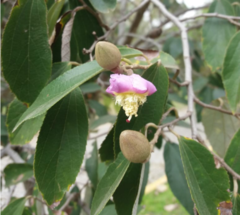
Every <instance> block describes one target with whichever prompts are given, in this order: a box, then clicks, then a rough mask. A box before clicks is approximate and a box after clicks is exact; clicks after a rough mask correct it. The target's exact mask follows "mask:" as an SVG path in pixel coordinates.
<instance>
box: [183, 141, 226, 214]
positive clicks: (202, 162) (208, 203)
mask: <svg viewBox="0 0 240 215" xmlns="http://www.w3.org/2000/svg"><path fill="white" fill-rule="evenodd" d="M179 147H180V153H181V158H182V162H183V167H184V172H185V176H186V178H187V182H188V186H189V188H190V192H191V195H192V198H193V200H194V202H195V204H196V207H197V210H198V212H199V214H200V215H217V214H218V211H217V207H218V205H219V203H220V202H222V201H229V200H230V196H229V195H230V194H229V192H228V191H227V190H228V189H229V178H228V174H227V172H226V170H224V169H223V168H220V169H216V167H215V163H214V159H213V156H212V155H211V153H210V152H209V151H208V150H207V149H206V148H205V147H204V146H202V145H201V144H200V143H198V142H196V141H194V140H191V139H187V138H184V137H180V138H179Z"/></svg>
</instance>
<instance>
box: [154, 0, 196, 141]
mask: <svg viewBox="0 0 240 215" xmlns="http://www.w3.org/2000/svg"><path fill="white" fill-rule="evenodd" d="M151 1H152V2H153V3H154V4H155V5H156V6H157V7H158V8H159V10H160V11H161V12H162V13H163V15H164V16H166V17H167V18H168V19H170V20H171V21H172V22H173V23H174V24H175V25H176V26H177V27H178V28H179V30H180V32H181V38H182V45H183V59H184V65H185V81H187V82H189V84H188V112H189V113H191V114H190V120H191V130H192V138H193V139H195V138H196V135H197V127H196V119H195V112H194V102H193V98H194V93H193V87H192V65H191V60H190V50H189V44H188V35H187V30H186V28H185V26H184V25H183V24H182V23H181V22H180V21H179V19H178V18H177V17H176V16H174V15H173V14H171V13H170V12H169V11H168V10H167V9H166V8H165V6H164V5H163V4H162V3H161V2H160V1H158V0H151Z"/></svg>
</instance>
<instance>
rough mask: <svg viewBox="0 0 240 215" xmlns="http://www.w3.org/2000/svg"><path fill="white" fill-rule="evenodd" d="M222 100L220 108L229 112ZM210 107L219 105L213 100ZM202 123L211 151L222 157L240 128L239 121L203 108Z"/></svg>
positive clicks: (224, 100)
mask: <svg viewBox="0 0 240 215" xmlns="http://www.w3.org/2000/svg"><path fill="white" fill-rule="evenodd" d="M222 100H223V102H224V104H223V106H222V108H223V109H225V110H229V105H228V103H227V101H226V99H225V98H222ZM212 105H214V106H219V105H220V103H219V101H218V100H214V101H213V102H212ZM239 109H240V108H239ZM202 123H203V125H204V128H205V132H206V135H207V138H208V140H209V141H210V144H211V145H212V147H213V149H214V150H215V151H216V152H217V153H218V154H219V155H220V156H221V157H224V156H225V153H226V151H227V148H228V146H229V144H230V141H231V139H232V137H233V136H234V134H235V133H236V132H237V130H238V129H239V127H240V121H239V120H238V119H237V118H236V117H234V116H231V115H227V114H225V113H221V112H219V111H215V110H211V109H207V108H204V110H203V112H202Z"/></svg>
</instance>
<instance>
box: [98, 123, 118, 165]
mask: <svg viewBox="0 0 240 215" xmlns="http://www.w3.org/2000/svg"><path fill="white" fill-rule="evenodd" d="M114 130H115V127H113V128H112V129H111V131H110V132H109V133H108V135H107V136H106V138H105V140H104V141H103V143H102V145H101V147H100V149H99V154H100V158H101V161H109V160H114V150H113V147H114V144H113V139H114Z"/></svg>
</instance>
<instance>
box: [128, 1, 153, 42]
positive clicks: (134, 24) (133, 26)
mask: <svg viewBox="0 0 240 215" xmlns="http://www.w3.org/2000/svg"><path fill="white" fill-rule="evenodd" d="M149 4H150V2H148V3H147V4H145V5H144V6H143V7H142V8H141V9H140V10H138V12H137V13H136V15H135V17H134V20H133V22H132V24H131V27H130V30H129V33H135V32H136V31H137V29H138V26H139V24H140V22H141V21H142V18H143V14H144V12H145V11H146V10H147V8H148V6H149ZM132 39H133V37H131V36H127V38H126V40H125V42H124V44H130V43H131V42H132Z"/></svg>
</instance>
